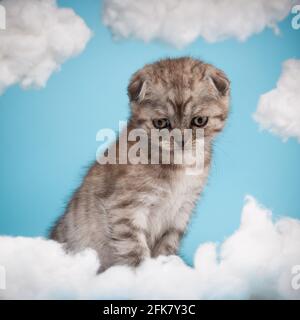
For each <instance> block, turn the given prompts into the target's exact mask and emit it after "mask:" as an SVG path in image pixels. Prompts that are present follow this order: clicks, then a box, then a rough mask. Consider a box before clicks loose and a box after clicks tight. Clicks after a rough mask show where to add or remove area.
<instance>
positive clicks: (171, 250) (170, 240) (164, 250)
mask: <svg viewBox="0 0 300 320" xmlns="http://www.w3.org/2000/svg"><path fill="white" fill-rule="evenodd" d="M182 236H183V230H179V229H175V228H170V229H168V230H167V231H166V232H165V233H163V235H162V236H161V237H160V238H159V239H158V240H157V242H156V244H155V246H154V248H153V250H152V257H157V256H159V255H164V256H168V255H172V254H176V253H177V250H178V247H179V241H180V239H181V237H182Z"/></svg>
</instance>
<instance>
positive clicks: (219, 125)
mask: <svg viewBox="0 0 300 320" xmlns="http://www.w3.org/2000/svg"><path fill="white" fill-rule="evenodd" d="M128 95H129V98H130V106H131V117H130V120H129V124H128V128H127V129H128V132H130V131H131V130H132V129H136V128H141V129H144V130H145V131H146V132H147V133H149V136H150V130H151V129H153V128H154V124H153V120H154V119H161V118H167V119H168V120H169V122H170V128H172V129H174V128H176V129H179V130H184V129H192V130H194V129H195V128H194V127H193V126H192V125H191V123H192V119H193V118H194V117H195V116H201V117H207V118H208V122H207V124H206V125H205V127H204V128H203V130H204V170H202V172H201V173H197V174H195V175H188V174H186V170H185V169H186V165H184V164H182V165H178V164H174V163H172V162H171V163H170V164H162V163H159V164H130V163H129V164H119V163H118V159H119V157H120V156H121V155H120V154H119V153H118V154H117V164H99V163H98V162H96V163H95V164H94V165H93V166H92V167H91V168H90V170H89V171H88V173H87V175H86V176H85V178H84V180H83V182H82V184H81V186H80V187H79V189H78V190H77V191H76V192H75V194H74V195H73V197H72V199H71V201H70V202H69V205H68V206H67V209H66V212H65V214H64V215H63V216H62V217H61V218H60V219H59V220H58V221H57V223H56V225H55V226H54V228H53V230H52V232H51V238H52V239H55V240H57V241H59V242H61V243H65V245H66V248H67V249H70V250H74V251H79V250H81V249H84V248H86V247H91V248H93V249H95V250H96V251H97V253H98V255H99V257H100V260H101V269H102V270H105V269H106V268H108V267H110V266H112V265H115V264H126V265H131V266H137V265H139V263H140V262H141V261H142V260H143V259H145V258H146V257H150V256H151V257H156V256H158V255H170V254H175V253H176V252H177V249H178V245H179V241H180V239H181V237H182V235H183V234H184V232H185V229H186V226H187V224H188V221H189V218H190V215H191V213H192V210H193V208H194V206H195V202H196V201H197V199H198V197H199V195H200V193H201V191H202V189H203V187H204V185H205V181H206V178H207V176H208V172H209V167H210V162H211V146H212V140H213V138H214V137H215V135H216V134H217V133H218V132H220V131H221V130H222V129H223V127H224V124H225V120H226V117H227V114H228V106H229V81H228V79H227V77H226V76H225V74H224V73H223V72H222V71H220V70H218V69H216V68H215V67H213V66H212V65H209V64H206V63H203V62H201V61H199V60H196V59H192V58H187V57H185V58H179V59H165V60H161V61H158V62H156V63H153V64H150V65H146V66H145V67H144V68H142V69H141V70H139V71H137V72H136V73H135V74H134V75H133V76H132V78H131V81H130V83H129V86H128ZM170 128H169V129H170ZM192 139H193V141H192V142H193V144H192V146H193V147H194V146H195V139H196V138H195V136H194V135H193V137H192ZM119 143H120V142H119V140H118V141H117V142H116V144H115V145H114V146H111V147H110V148H112V147H115V146H118V145H119ZM129 146H130V143H129ZM171 149H172V148H171ZM117 150H118V148H117ZM108 152H109V150H108ZM150 155H151V153H150Z"/></svg>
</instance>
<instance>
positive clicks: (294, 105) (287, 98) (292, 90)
mask: <svg viewBox="0 0 300 320" xmlns="http://www.w3.org/2000/svg"><path fill="white" fill-rule="evenodd" d="M299 88H300V60H296V59H289V60H286V61H285V62H284V63H283V67H282V72H281V75H280V77H279V80H278V82H277V85H276V88H274V89H273V90H271V91H269V92H267V93H265V94H263V95H262V96H261V97H260V99H259V102H258V107H257V110H256V112H255V114H254V115H253V117H254V119H255V121H257V122H258V123H259V125H260V127H261V128H262V129H266V130H269V131H270V132H272V133H274V134H276V135H278V136H280V137H281V138H282V139H283V141H286V140H288V139H289V138H296V139H297V140H298V142H300V89H299Z"/></svg>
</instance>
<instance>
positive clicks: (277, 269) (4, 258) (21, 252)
mask: <svg viewBox="0 0 300 320" xmlns="http://www.w3.org/2000/svg"><path fill="white" fill-rule="evenodd" d="M299 248H300V220H296V219H291V218H288V217H283V218H280V219H277V220H276V221H274V220H273V219H272V213H271V211H269V210H267V209H265V208H263V207H262V206H261V205H260V204H258V203H257V201H256V200H255V199H254V198H252V197H247V198H246V201H245V205H244V208H243V210H242V215H241V224H240V227H239V228H238V229H237V230H236V231H235V232H234V233H233V234H232V235H231V236H229V237H228V238H227V239H226V240H224V242H223V243H221V244H216V243H205V244H203V245H201V246H200V247H199V248H198V250H197V252H196V254H195V260H194V267H189V266H187V265H186V264H185V263H184V262H183V261H182V260H181V259H180V258H179V257H177V256H169V257H165V256H161V257H158V258H156V259H148V260H146V261H145V262H144V263H143V264H142V265H141V266H140V267H138V268H137V269H135V270H134V269H131V268H129V267H126V266H114V267H111V268H110V269H108V270H107V271H105V272H104V273H102V274H98V275H97V270H98V268H99V265H100V262H99V261H98V259H97V256H96V253H95V252H94V251H93V250H89V249H87V250H85V251H83V252H80V253H77V254H73V255H72V254H66V253H65V252H64V250H63V249H62V247H61V245H60V244H58V243H56V242H54V241H51V240H46V239H42V238H23V237H16V238H14V237H7V236H6V237H4V236H2V237H0V265H1V266H2V269H3V268H4V269H5V271H6V281H5V287H6V289H5V290H1V289H0V298H2V299H254V298H255V299H300V273H298V274H292V271H293V270H295V266H299V265H300V250H299ZM296 270H299V269H297V268H296Z"/></svg>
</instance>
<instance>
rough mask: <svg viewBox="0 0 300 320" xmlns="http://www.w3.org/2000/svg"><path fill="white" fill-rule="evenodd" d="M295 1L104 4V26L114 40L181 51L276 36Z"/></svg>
mask: <svg viewBox="0 0 300 320" xmlns="http://www.w3.org/2000/svg"><path fill="white" fill-rule="evenodd" d="M293 3H295V0H272V1H270V0H252V1H243V0H211V1H207V0H152V1H149V0H104V6H103V17H102V20H103V23H104V24H105V25H106V26H108V27H109V28H110V29H111V30H112V33H113V34H114V35H115V36H116V37H121V38H128V37H134V38H138V39H142V40H144V41H151V40H155V39H158V40H162V41H164V42H167V43H169V44H172V45H174V46H176V47H184V46H185V45H188V44H189V43H191V42H193V41H195V40H196V39H197V38H198V37H203V38H204V39H205V40H207V41H209V42H215V41H220V40H223V39H227V38H231V37H233V38H237V39H238V40H246V39H247V38H248V37H250V36H251V35H253V34H256V33H259V32H261V31H262V30H264V29H265V28H266V27H271V28H273V29H274V30H275V32H276V33H278V31H279V30H278V27H277V26H276V23H277V22H279V21H281V20H282V19H284V18H285V17H286V16H287V15H288V13H289V12H290V10H291V7H292V4H293Z"/></svg>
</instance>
